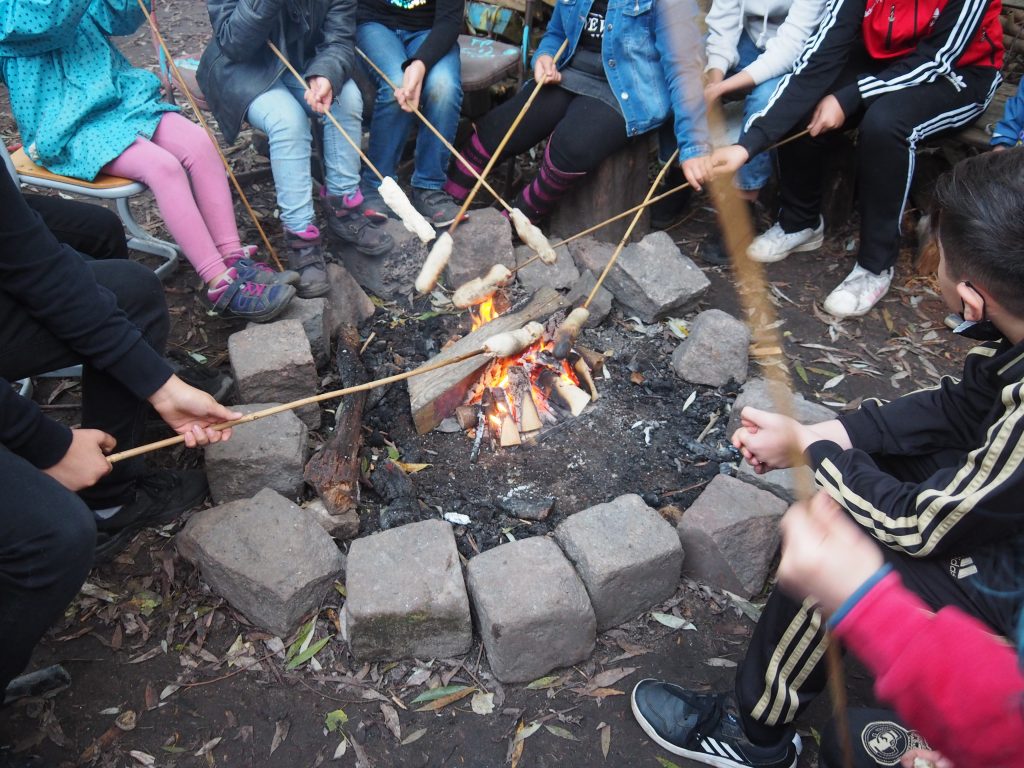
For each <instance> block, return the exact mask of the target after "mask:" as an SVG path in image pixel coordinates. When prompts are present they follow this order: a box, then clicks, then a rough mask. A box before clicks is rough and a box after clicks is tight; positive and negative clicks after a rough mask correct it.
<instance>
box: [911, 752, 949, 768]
mask: <svg viewBox="0 0 1024 768" xmlns="http://www.w3.org/2000/svg"><path fill="white" fill-rule="evenodd" d="M917 760H922V761H927V762H929V763H931V764H932V765H933V766H934V767H935V768H954V766H953V761H952V760H950V759H949V758H948V757H943V755H942V753H941V752H936V751H934V750H931V749H912V750H910V751H909V752H907V753H906V754H904V755H903V757H901V758H900V765H901V766H902V768H918V766H919V765H921V763H918V762H916V761H917Z"/></svg>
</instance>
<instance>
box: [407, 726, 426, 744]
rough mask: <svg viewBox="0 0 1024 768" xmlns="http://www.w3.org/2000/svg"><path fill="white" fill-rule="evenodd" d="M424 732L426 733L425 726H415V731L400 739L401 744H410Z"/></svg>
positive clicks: (423, 734)
mask: <svg viewBox="0 0 1024 768" xmlns="http://www.w3.org/2000/svg"><path fill="white" fill-rule="evenodd" d="M426 733H427V729H426V728H417V729H416V730H415V731H413V732H412V733H410V734H409V735H408V736H406V737H405V738H404V739H403V740H402V746H403V747H404V746H405V745H406V744H412V743H413V742H414V741H416V740H417V739H419V738H422V737H423V736H425V735H426Z"/></svg>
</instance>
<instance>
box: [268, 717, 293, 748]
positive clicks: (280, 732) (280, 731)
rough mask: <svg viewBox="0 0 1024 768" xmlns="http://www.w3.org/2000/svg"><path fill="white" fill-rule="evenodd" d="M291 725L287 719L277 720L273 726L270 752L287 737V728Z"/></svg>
mask: <svg viewBox="0 0 1024 768" xmlns="http://www.w3.org/2000/svg"><path fill="white" fill-rule="evenodd" d="M291 727H292V724H291V721H289V720H288V719H284V720H278V721H277V725H275V726H274V738H273V740H272V741H271V742H270V754H274V752H276V751H277V748H278V747H280V746H281V745H282V744H284V741H285V739H287V738H288V730H289V729H290V728H291Z"/></svg>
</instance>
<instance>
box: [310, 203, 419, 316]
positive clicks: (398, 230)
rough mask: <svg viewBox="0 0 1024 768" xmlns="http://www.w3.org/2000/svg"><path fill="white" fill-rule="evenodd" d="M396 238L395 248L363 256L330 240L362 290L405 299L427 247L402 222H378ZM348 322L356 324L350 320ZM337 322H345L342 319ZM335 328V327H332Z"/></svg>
mask: <svg viewBox="0 0 1024 768" xmlns="http://www.w3.org/2000/svg"><path fill="white" fill-rule="evenodd" d="M381 226H382V227H383V228H384V230H385V231H386V232H387V233H388V234H390V235H391V237H392V238H393V239H394V241H395V247H394V248H393V249H392V250H391V252H390V253H386V254H384V255H383V256H366V255H364V254H362V253H359V252H358V251H357V250H355V248H353V247H352V246H350V245H347V244H340V243H336V242H335V243H332V244H331V246H330V248H331V252H332V253H334V254H335V255H336V257H337V258H339V259H340V260H341V263H342V264H344V266H345V269H346V270H348V272H349V274H351V275H352V277H353V278H355V280H356V282H357V283H359V285H361V286H362V287H363V288H364V289H365V290H367V291H369V292H370V293H372V294H374V295H375V296H379V297H380V298H382V299H400V298H408V297H409V296H412V295H413V293H414V290H415V289H414V288H413V283H414V282H415V280H416V275H418V274H419V271H420V267H421V266H423V261H424V259H426V258H427V253H428V251H429V246H426V245H424V244H423V243H421V242H420V241H419V238H417V237H416V235H414V234H412V233H411V232H409V231H408V230H407V229H406V228H405V227H404V226H402V222H400V221H397V220H395V219H388V220H387V222H386V223H384V224H382V225H381ZM347 322H348V324H349V325H359V323H353V322H351V321H350V320H349V321H347ZM339 324H345V323H344V322H341V323H339ZM335 327H336V326H335Z"/></svg>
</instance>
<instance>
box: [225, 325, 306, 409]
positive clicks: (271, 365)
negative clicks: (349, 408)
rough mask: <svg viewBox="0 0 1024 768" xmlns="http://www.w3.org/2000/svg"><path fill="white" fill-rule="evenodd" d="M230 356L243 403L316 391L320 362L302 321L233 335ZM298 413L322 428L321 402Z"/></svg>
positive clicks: (278, 399) (282, 399) (255, 327)
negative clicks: (317, 360) (317, 362)
mask: <svg viewBox="0 0 1024 768" xmlns="http://www.w3.org/2000/svg"><path fill="white" fill-rule="evenodd" d="M228 356H229V357H230V358H231V371H232V373H233V375H234V377H235V384H236V386H237V387H238V394H239V397H240V398H241V400H242V402H243V403H268V402H280V403H287V402H291V401H292V400H299V399H300V398H303V397H309V396H310V395H315V394H316V391H317V384H318V379H317V374H316V363H315V362H313V352H312V350H310V348H309V339H307V338H306V332H305V330H303V328H302V323H300V322H299V321H298V320H279V321H277V322H274V323H266V324H264V325H253V326H250V327H249V328H246V329H245V330H244V331H238V332H237V333H233V334H231V336H229V337H228ZM295 413H296V414H297V415H298V417H299V418H300V419H302V421H303V422H305V424H306V426H307V427H309V428H310V429H318V428H319V427H320V408H319V406H318V405H316V404H313V405H307V406H305V407H303V408H300V409H298V410H297V411H295Z"/></svg>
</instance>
